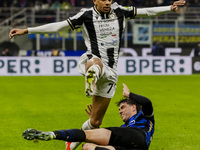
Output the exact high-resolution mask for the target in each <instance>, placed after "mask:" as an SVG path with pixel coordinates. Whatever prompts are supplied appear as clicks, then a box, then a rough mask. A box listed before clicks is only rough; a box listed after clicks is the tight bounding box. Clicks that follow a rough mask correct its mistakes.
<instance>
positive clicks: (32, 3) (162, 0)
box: [0, 0, 200, 9]
mask: <svg viewBox="0 0 200 150" xmlns="http://www.w3.org/2000/svg"><path fill="white" fill-rule="evenodd" d="M113 1H114V2H118V3H119V4H121V5H124V6H131V5H134V6H137V7H152V6H162V5H170V4H172V3H173V2H174V0H113ZM92 5H93V2H92V0H1V1H0V7H36V8H37V7H46V8H50V9H55V8H62V9H68V8H70V7H90V6H92ZM187 6H189V7H199V6H200V0H187Z"/></svg>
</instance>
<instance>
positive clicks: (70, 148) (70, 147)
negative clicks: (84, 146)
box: [65, 142, 81, 150]
mask: <svg viewBox="0 0 200 150" xmlns="http://www.w3.org/2000/svg"><path fill="white" fill-rule="evenodd" d="M80 144H81V142H66V143H65V146H66V150H75V149H76V148H77V147H78V146H79V145H80Z"/></svg>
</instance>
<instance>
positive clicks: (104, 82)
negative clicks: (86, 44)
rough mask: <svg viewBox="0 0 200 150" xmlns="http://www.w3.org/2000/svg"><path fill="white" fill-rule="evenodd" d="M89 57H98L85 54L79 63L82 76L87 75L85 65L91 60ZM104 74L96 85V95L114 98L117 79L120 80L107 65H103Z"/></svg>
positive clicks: (114, 71)
mask: <svg viewBox="0 0 200 150" xmlns="http://www.w3.org/2000/svg"><path fill="white" fill-rule="evenodd" d="M88 55H90V56H91V57H93V58H95V57H97V56H95V55H93V54H91V53H84V54H83V55H82V56H81V57H80V60H79V63H78V70H79V72H80V73H81V74H82V75H85V65H86V63H87V61H88V60H89V59H90V58H89V57H88ZM97 58H98V57H97ZM102 63H103V62H102ZM102 73H103V74H102V75H101V77H100V78H99V80H98V81H97V83H96V88H95V92H94V95H96V96H101V97H105V98H112V97H113V96H114V94H115V91H116V84H117V78H118V76H117V71H116V70H114V69H112V68H110V67H108V66H107V65H105V64H104V63H103V71H102Z"/></svg>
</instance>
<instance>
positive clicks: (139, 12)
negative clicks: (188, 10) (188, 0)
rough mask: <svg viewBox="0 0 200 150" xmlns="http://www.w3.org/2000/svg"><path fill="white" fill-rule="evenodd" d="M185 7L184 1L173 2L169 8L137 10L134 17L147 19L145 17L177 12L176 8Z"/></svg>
mask: <svg viewBox="0 0 200 150" xmlns="http://www.w3.org/2000/svg"><path fill="white" fill-rule="evenodd" d="M183 5H185V0H179V1H175V2H174V3H173V5H171V6H161V7H150V8H138V9H137V15H136V17H147V16H159V15H161V14H164V13H166V12H171V11H174V12H177V11H178V10H179V9H178V6H183Z"/></svg>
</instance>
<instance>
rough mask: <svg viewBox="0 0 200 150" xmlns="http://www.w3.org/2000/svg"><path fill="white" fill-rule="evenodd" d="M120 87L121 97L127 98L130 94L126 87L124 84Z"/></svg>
mask: <svg viewBox="0 0 200 150" xmlns="http://www.w3.org/2000/svg"><path fill="white" fill-rule="evenodd" d="M122 85H123V96H124V97H127V98H129V94H130V92H129V89H128V87H127V86H126V84H124V83H122Z"/></svg>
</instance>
